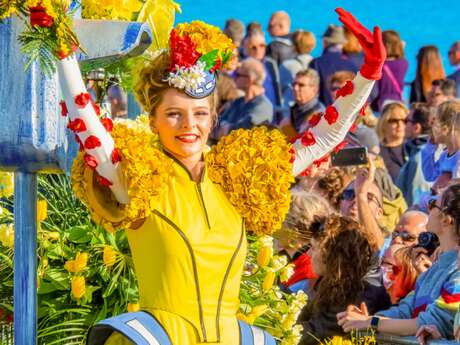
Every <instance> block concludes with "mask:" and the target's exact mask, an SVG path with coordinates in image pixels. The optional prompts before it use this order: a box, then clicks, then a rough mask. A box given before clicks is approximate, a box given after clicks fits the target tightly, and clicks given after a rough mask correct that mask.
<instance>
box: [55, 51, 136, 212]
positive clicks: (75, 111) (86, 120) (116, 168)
mask: <svg viewBox="0 0 460 345" xmlns="http://www.w3.org/2000/svg"><path fill="white" fill-rule="evenodd" d="M58 72H59V81H60V84H61V88H62V94H63V98H64V103H62V104H61V105H62V114H63V115H64V116H68V117H69V125H68V127H69V128H70V129H71V130H72V131H73V132H74V133H75V139H76V140H77V141H78V142H79V144H80V149H82V150H84V151H85V153H86V154H85V162H86V164H87V165H88V167H90V168H91V169H95V170H96V171H97V172H98V174H99V177H98V182H99V183H100V184H101V185H104V186H107V187H109V188H110V189H111V191H112V192H113V194H114V196H115V198H116V199H117V201H118V202H120V203H123V204H127V203H128V202H129V198H128V192H127V188H126V186H125V184H124V182H123V178H122V173H121V167H120V164H119V162H120V160H121V158H120V155H119V152H118V150H117V149H116V148H115V144H114V141H113V139H112V137H111V136H110V133H109V131H110V127H111V123H110V121H111V120H110V119H107V120H106V121H107V122H109V123H107V122H106V123H105V126H104V125H103V123H102V122H101V121H100V120H99V118H98V116H97V114H96V110H95V107H94V105H93V103H92V101H91V99H90V95H89V94H88V92H87V90H86V87H85V85H84V83H83V79H82V77H81V73H80V68H79V66H78V61H77V60H76V58H75V55H74V54H72V55H70V56H68V57H66V58H64V59H62V60H61V61H60V62H59V63H58Z"/></svg>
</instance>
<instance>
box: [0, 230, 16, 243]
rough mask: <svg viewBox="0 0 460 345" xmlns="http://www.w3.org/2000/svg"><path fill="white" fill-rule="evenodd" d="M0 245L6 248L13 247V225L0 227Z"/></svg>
mask: <svg viewBox="0 0 460 345" xmlns="http://www.w3.org/2000/svg"><path fill="white" fill-rule="evenodd" d="M0 243H1V244H2V245H3V246H5V247H8V248H13V247H14V226H13V224H1V225H0Z"/></svg>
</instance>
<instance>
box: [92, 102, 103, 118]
mask: <svg viewBox="0 0 460 345" xmlns="http://www.w3.org/2000/svg"><path fill="white" fill-rule="evenodd" d="M91 104H92V105H93V109H94V112H95V113H96V115H97V116H99V115H101V107H99V104H97V103H96V102H94V101H93V100H92V99H91Z"/></svg>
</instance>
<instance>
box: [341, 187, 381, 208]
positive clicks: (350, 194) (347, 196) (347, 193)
mask: <svg viewBox="0 0 460 345" xmlns="http://www.w3.org/2000/svg"><path fill="white" fill-rule="evenodd" d="M355 198H356V193H355V190H354V189H345V190H344V191H343V192H342V199H343V200H346V201H352V200H354V199H355ZM367 201H369V202H371V201H373V202H375V203H376V204H377V205H378V206H379V207H382V204H381V202H380V200H379V198H378V197H377V196H375V195H374V194H372V193H367Z"/></svg>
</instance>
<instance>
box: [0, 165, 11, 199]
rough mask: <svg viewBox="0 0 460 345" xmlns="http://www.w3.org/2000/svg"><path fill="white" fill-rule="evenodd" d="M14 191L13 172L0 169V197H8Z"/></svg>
mask: <svg viewBox="0 0 460 345" xmlns="http://www.w3.org/2000/svg"><path fill="white" fill-rule="evenodd" d="M13 193H14V176H13V173H9V172H4V171H0V198H2V197H6V198H7V197H9V196H11V195H13Z"/></svg>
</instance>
